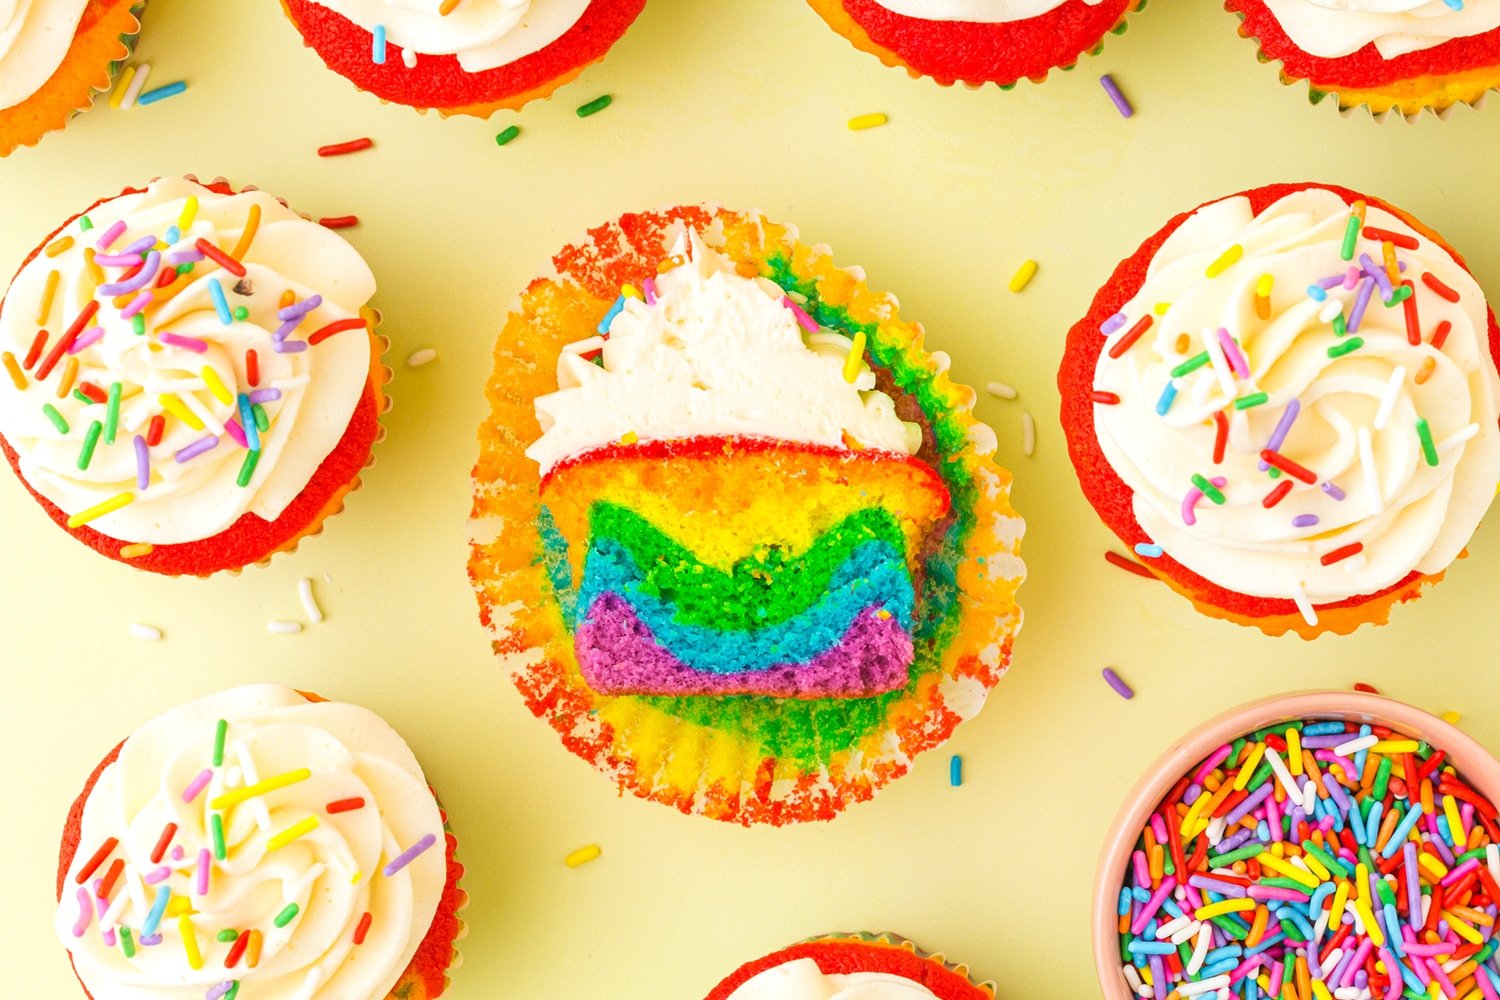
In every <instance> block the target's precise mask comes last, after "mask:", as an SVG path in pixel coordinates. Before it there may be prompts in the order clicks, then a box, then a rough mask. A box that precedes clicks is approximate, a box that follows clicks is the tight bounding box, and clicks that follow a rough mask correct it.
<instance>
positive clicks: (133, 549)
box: [120, 542, 156, 559]
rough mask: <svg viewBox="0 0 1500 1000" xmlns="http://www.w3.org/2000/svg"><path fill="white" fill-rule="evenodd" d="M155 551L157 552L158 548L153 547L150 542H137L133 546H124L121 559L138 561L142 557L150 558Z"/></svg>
mask: <svg viewBox="0 0 1500 1000" xmlns="http://www.w3.org/2000/svg"><path fill="white" fill-rule="evenodd" d="M154 551H156V546H154V545H152V544H151V543H150V542H135V543H133V544H130V545H122V546H121V547H120V558H121V559H137V558H139V557H141V556H149V555H150V554H151V553H152V552H154Z"/></svg>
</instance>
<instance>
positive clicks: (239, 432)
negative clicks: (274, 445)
mask: <svg viewBox="0 0 1500 1000" xmlns="http://www.w3.org/2000/svg"><path fill="white" fill-rule="evenodd" d="M224 430H226V431H228V432H229V436H230V437H232V438H234V441H235V444H238V445H239V446H240V447H241V448H248V447H250V442H249V441H247V440H245V429H244V428H243V427H241V426H240V422H239V421H238V420H226V421H225V422H224Z"/></svg>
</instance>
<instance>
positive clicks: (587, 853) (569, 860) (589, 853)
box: [563, 844, 603, 868]
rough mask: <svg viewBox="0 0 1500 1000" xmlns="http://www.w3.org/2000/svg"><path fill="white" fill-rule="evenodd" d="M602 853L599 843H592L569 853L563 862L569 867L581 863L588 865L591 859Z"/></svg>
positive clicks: (574, 866) (575, 866)
mask: <svg viewBox="0 0 1500 1000" xmlns="http://www.w3.org/2000/svg"><path fill="white" fill-rule="evenodd" d="M601 853H603V852H602V851H600V850H599V845H598V844H590V845H589V846H587V847H580V848H579V849H578V850H576V851H574V852H573V853H572V854H569V855H568V856H567V857H566V858H564V859H563V863H564V864H566V865H567V866H568V867H569V868H577V867H578V866H579V865H586V864H588V863H589V862H590V861H593V860H594V859H595V858H597V857H598V856H599V855H600V854H601Z"/></svg>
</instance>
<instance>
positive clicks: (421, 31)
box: [316, 0, 589, 73]
mask: <svg viewBox="0 0 1500 1000" xmlns="http://www.w3.org/2000/svg"><path fill="white" fill-rule="evenodd" d="M316 2H317V3H318V4H320V5H321V6H324V7H327V8H328V9H329V10H331V11H334V12H335V13H338V14H342V15H343V16H344V17H346V18H348V19H349V20H350V21H353V22H354V23H355V24H357V25H359V26H360V27H361V28H364V29H365V30H366V31H371V32H373V31H374V30H375V29H376V28H378V27H379V28H384V29H385V31H386V38H387V39H388V41H389V43H390V44H391V45H394V46H397V47H399V48H401V49H404V50H405V51H406V53H407V54H408V56H410V54H416V55H425V56H457V57H458V64H459V65H460V66H462V67H463V68H464V70H466V71H467V72H470V73H482V72H484V71H485V70H491V69H495V68H497V67H500V66H505V65H507V64H509V63H513V62H515V61H516V60H518V59H520V58H522V57H523V56H528V55H530V54H531V53H533V52H539V51H541V50H542V49H544V48H546V47H547V46H548V45H551V44H552V43H553V42H555V41H557V40H558V39H559V38H561V37H562V36H563V35H565V34H567V32H568V29H570V28H572V27H573V25H575V24H577V23H578V20H579V19H580V18H581V17H583V13H584V11H585V10H587V9H588V6H589V0H459V2H458V3H457V4H456V5H455V4H454V3H453V2H452V0H316ZM410 64H411V63H410V61H408V65H410Z"/></svg>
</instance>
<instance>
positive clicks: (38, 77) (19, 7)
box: [0, 0, 88, 110]
mask: <svg viewBox="0 0 1500 1000" xmlns="http://www.w3.org/2000/svg"><path fill="white" fill-rule="evenodd" d="M87 6H88V0H0V110H3V109H5V108H13V107H15V106H16V105H17V104H20V103H21V102H23V101H25V100H26V99H27V98H29V97H31V95H33V94H35V93H36V92H37V91H38V90H41V89H42V85H43V84H45V83H46V82H47V81H48V80H49V79H50V78H51V77H52V74H53V73H55V72H57V68H58V67H59V66H61V65H62V62H63V59H65V58H66V57H67V55H68V50H69V49H70V48H72V46H73V36H74V35H76V34H77V33H78V24H79V22H80V21H81V20H82V18H83V11H84V8H85V7H87Z"/></svg>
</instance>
